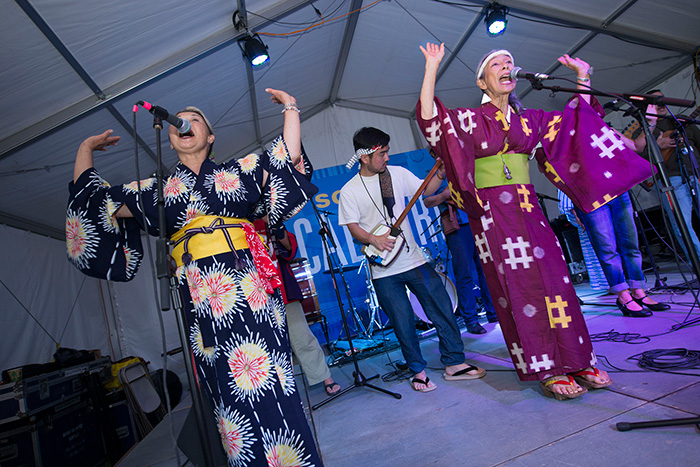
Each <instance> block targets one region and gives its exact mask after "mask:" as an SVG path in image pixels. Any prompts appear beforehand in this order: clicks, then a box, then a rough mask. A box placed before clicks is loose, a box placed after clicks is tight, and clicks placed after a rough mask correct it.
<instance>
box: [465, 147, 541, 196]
mask: <svg viewBox="0 0 700 467" xmlns="http://www.w3.org/2000/svg"><path fill="white" fill-rule="evenodd" d="M527 162H528V155H527V154H514V153H510V154H498V155H495V156H488V157H480V158H478V159H474V169H475V170H474V185H475V186H476V187H477V188H489V187H492V186H499V185H516V184H517V185H526V184H528V183H530V170H529V169H528V166H527ZM508 176H510V178H508Z"/></svg>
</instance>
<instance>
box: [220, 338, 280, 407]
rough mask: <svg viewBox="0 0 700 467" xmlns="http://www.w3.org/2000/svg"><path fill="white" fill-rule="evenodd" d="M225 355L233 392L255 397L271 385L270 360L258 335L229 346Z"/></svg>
mask: <svg viewBox="0 0 700 467" xmlns="http://www.w3.org/2000/svg"><path fill="white" fill-rule="evenodd" d="M227 356H228V367H229V370H230V372H231V377H232V378H233V381H232V382H231V383H230V385H231V386H232V388H233V390H234V392H236V393H238V394H239V395H246V396H248V397H250V398H256V399H257V397H258V396H259V395H260V394H261V393H262V392H263V391H264V390H265V389H269V388H271V387H272V384H273V382H274V380H273V373H272V369H273V367H272V361H271V359H270V354H269V352H268V351H267V346H266V345H265V344H264V343H263V342H262V340H261V339H260V336H259V335H258V336H257V338H256V339H255V340H244V341H242V342H240V343H239V344H237V345H235V346H231V348H230V350H229V351H228V352H227Z"/></svg>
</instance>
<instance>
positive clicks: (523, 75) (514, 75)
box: [510, 66, 554, 81]
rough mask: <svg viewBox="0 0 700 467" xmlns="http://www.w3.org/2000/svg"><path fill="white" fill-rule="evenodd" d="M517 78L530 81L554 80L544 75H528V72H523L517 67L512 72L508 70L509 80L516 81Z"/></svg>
mask: <svg viewBox="0 0 700 467" xmlns="http://www.w3.org/2000/svg"><path fill="white" fill-rule="evenodd" d="M518 78H525V79H529V80H530V81H532V80H543V79H554V77H551V78H550V77H549V75H545V74H544V73H530V72H529V71H523V69H522V68H520V67H519V66H516V67H515V68H513V69H512V70H510V79H518Z"/></svg>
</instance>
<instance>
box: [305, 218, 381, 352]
mask: <svg viewBox="0 0 700 467" xmlns="http://www.w3.org/2000/svg"><path fill="white" fill-rule="evenodd" d="M314 213H315V214H316V219H317V220H318V224H319V225H320V226H321V230H319V232H318V234H319V235H320V236H321V240H322V243H323V249H324V251H325V253H326V258H328V272H330V274H331V280H332V281H333V287H334V288H335V289H336V293H337V292H338V283H339V282H338V281H337V280H336V277H335V274H336V272H337V273H338V274H340V283H342V284H343V288H344V289H345V296H346V297H347V299H348V304H349V307H350V312H351V316H352V319H353V321H354V322H355V329H357V330H358V333H359V335H361V336H363V337H364V338H365V339H368V340H371V339H372V335H371V334H369V333H368V331H367V326H365V323H364V322H363V321H362V319H361V317H360V314H359V313H358V311H357V307H356V306H355V303H354V302H353V300H352V296H351V295H350V289H349V288H348V282H347V281H346V280H345V274H344V273H343V265H342V264H340V260H339V259H338V254H337V246H336V243H335V239H334V238H333V234H332V233H331V230H330V228H329V227H328V213H326V212H325V211H320V210H318V209H317V208H316V206H315V205H314ZM338 297H339V299H338V306H339V307H340V309H341V310H342V309H343V302H342V300H341V299H340V294H338ZM342 334H343V330H342V329H341V330H340V334H339V336H338V339H340V336H342ZM346 334H347V331H346ZM329 344H330V342H329ZM350 349H351V350H352V347H350Z"/></svg>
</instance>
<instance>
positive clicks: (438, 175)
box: [435, 172, 447, 180]
mask: <svg viewBox="0 0 700 467" xmlns="http://www.w3.org/2000/svg"><path fill="white" fill-rule="evenodd" d="M435 175H437V178H439V179H440V180H444V179H445V178H447V177H441V176H440V174H439V173H437V172H435Z"/></svg>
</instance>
